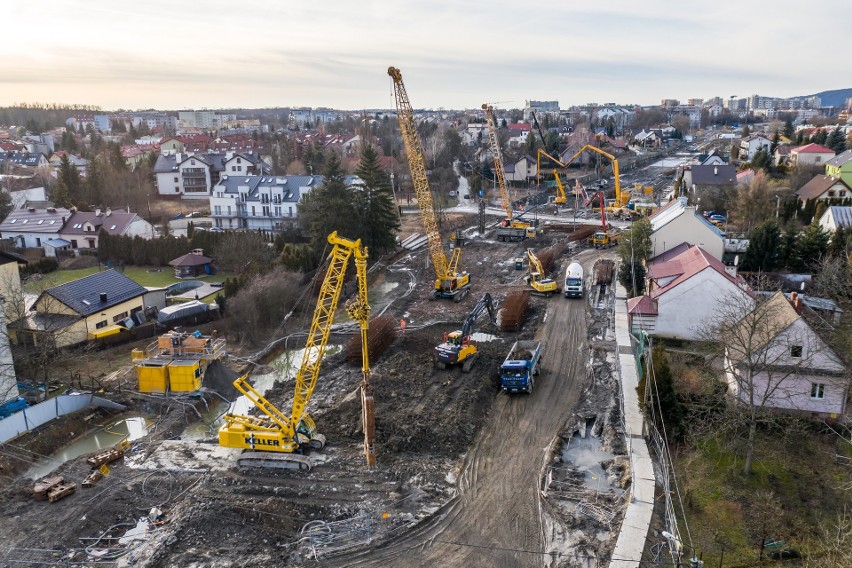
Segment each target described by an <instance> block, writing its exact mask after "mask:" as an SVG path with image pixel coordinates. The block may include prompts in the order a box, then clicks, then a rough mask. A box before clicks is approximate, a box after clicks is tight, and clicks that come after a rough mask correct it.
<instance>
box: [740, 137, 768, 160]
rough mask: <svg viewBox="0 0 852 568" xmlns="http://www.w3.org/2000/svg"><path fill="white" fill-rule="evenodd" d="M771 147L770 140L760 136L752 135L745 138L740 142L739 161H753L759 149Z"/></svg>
mask: <svg viewBox="0 0 852 568" xmlns="http://www.w3.org/2000/svg"><path fill="white" fill-rule="evenodd" d="M771 147H772V140H770V139H769V138H767V137H766V136H764V135H762V134H753V135H751V136H748V137H747V138H743V139H742V140H740V160H744V161H747V162H750V161H751V160H753V159H754V155H755V154H757V151H758V150H760V149H761V148H764V149H766V152H767V153H768V152H769V149H770V148H771Z"/></svg>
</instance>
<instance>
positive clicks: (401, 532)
mask: <svg viewBox="0 0 852 568" xmlns="http://www.w3.org/2000/svg"><path fill="white" fill-rule="evenodd" d="M448 217H449V218H450V221H451V222H452V223H453V224H454V226H458V227H472V226H474V225H475V220H474V219H473V218H472V216H469V215H468V216H463V217H462V216H460V217H458V218H453V216H452V215H449V216H448ZM465 234H466V235H467V237H468V238H467V240H466V243H465V245H464V249H463V256H462V261H461V264H462V268H463V269H464V270H467V271H469V272H470V273H471V276H472V286H471V287H472V291H471V294H470V295H469V297H468V298H467V299H465V300H463V301H462V302H460V303H455V302H453V301H449V300H434V301H432V300H429V299H428V297H429V295H430V291H431V287H432V284H433V278H434V272H432V270H431V267H430V266H428V264H427V261H426V257H427V253H426V250H425V247H424V248H421V249H420V250H417V251H401V252H399V253H398V254H396V255H394V256H393V257H391V258H389V259H388V260H387V261H384V262H383V263H382V264H381V265H380V266H379V267H378V268H377V269H374V270H372V271H371V285H378V284H381V285H382V286H381V287H382V289H383V290H386V292H385V293H384V295H383V296H381V297H377V298H376V299H371V301H372V303H373V315H374V316H378V315H386V316H393V317H394V318H395V319H396V320H403V321H404V322H405V326H404V330H403V329H402V328H400V329H398V330H396V335H397V337H396V340H395V341H394V342H393V344H392V345H390V346H389V347H388V348H387V350H386V351H385V352H384V353H383V354H382V355H381V356H380V357H379V358H378V359H376V360H374V361H371V370H372V373H371V376H370V384H371V386H372V392H373V395H374V397H375V405H376V410H375V415H376V417H375V429H376V437H375V439H376V454H377V457H378V464H377V466H376V467H374V468H367V467H366V465H365V462H364V454H363V439H364V437H363V433H362V431H361V424H362V422H361V398H360V395H359V386H360V384H361V380H362V374H361V369H360V362H357V361H356V362H353V361H351V360H347V358H346V355H345V353H343V352H335V353H334V354H331V355H327V356H326V359H325V361H323V363H322V372H321V376H320V380H319V383H318V385H317V387H316V390H315V392H314V395H313V398H312V400H311V403H310V406H309V409H308V410H309V412H310V413H311V415H312V416H313V418H314V419H315V420H316V422H317V426H318V428H319V430H320V432H322V433H323V434H324V435H325V436H326V438H327V440H328V445H327V446H326V447H325V448H324V449H322V450H320V451H317V452H313V453H312V454H310V457H311V459H312V461H313V463H314V465H313V468H312V469H311V470H310V471H309V472H297V471H290V470H283V471H278V470H274V471H269V470H260V469H254V470H238V469H237V468H236V465H235V464H236V456H237V455H238V453H239V450H235V449H230V448H221V447H219V446H218V444H217V443H216V439H215V429H212V428H211V429H210V430H209V436H207V437H202V438H200V439H199V438H195V439H186V438H184V437H182V435H181V433H182V432H183V430H184V428H185V427H186V424H187V422H191V421H195V422H197V421H198V418H197V416H196V409H200V410H204V406H205V405H210V404H212V403H213V402H214V401H215V400H216V397H215V396H208V397H207V398H206V402H201V400H202V399H199V400H198V401H196V403H195V404H194V405H192V406H191V407H188V406H187V404H185V403H183V402H179V401H171V402H158V403H154V402H150V401H145V400H142V399H138V398H133V397H131V396H128V395H127V394H126V393H125V394H124V395H122V396H121V397H120V398H121V401H122V402H124V403H127V404H128V405H129V407H130V408H131V410H132V412H133V413H136V414H141V415H145V416H147V417H148V418H149V420H150V423H151V425H150V426H149V428H148V433H147V435H146V436H145V437H144V438H141V439H139V440H137V441H136V442H135V443H134V445H133V447H132V448H131V450H130V451H128V453H127V454H126V455H125V457H124V458H123V459H122V460H119V461H116V462H114V463H113V464H110V472H109V474H108V475H106V476H105V477H103V478H102V479H100V480H99V481H98V482H97V484H96V485H94V487H90V488H78V490H77V491H76V492H75V493H74V494H71V495H69V496H68V497H66V498H64V499H63V500H61V501H58V502H56V503H50V502H47V501H38V502H37V501H34V500H33V497H32V486H33V480H32V479H31V478H29V477H27V476H26V475H25V474H24V475H17V476H15V477H14V478H12V476H7V484H6V489H5V490H4V491H3V492H2V495H0V534H2V535H3V536H4V543H3V545H4V546H5V547H7V549H6V550H2V551H0V559H5V562H6V565H10V566H14V565H16V564H15V563H16V562H19V561H24V560H26V561H28V562H30V563H31V564H30V565H38V563H39V562H42V563H43V565H59V564H61V563H62V562H69V563H70V562H80V563H87V562H94V561H95V560H98V559H100V561H101V563H103V562H105V561H111V562H113V563H114V565H119V566H122V565H125V566H249V565H253V566H302V565H307V564H317V565H326V566H352V565H357V566H437V565H441V566H506V567H508V566H545V565H546V566H588V565H592V564H589V562H590V561H591V562H593V563H594V562H601V561H604V560H606V559H608V558H609V555H610V551H611V550H612V547H613V545H614V542H615V539H616V537H617V532H618V526H619V524H620V518H621V513H622V510H623V506H624V503H625V500H626V497H625V496H626V494H627V491H628V490H629V479H630V475H629V473H630V472H629V466H628V460H627V459H626V458H625V457H624V456H625V447H624V442H623V438H622V437H621V433H620V428H619V423H620V418H621V415H620V407H619V405H618V400H619V399H618V385H617V380H616V379H615V377H614V376H613V363H612V361H613V360H614V357H613V354H612V349H613V341H612V330H611V323H610V321H611V304H612V299H611V292H609V291H608V290H604V292H603V293H604V295H605V296H604V297H603V298H599V297H598V296H597V295H595V294H592V293H591V292H590V293H588V294H586V296H585V297H584V298H583V299H582V300H579V299H577V300H569V299H565V298H563V297H562V296H561V295H554V296H552V297H549V298H548V297H531V298H530V301H529V309H528V311H527V313H526V315H525V318H524V321H523V323H522V325H521V328H520V330H519V331H512V332H507V331H503V330H502V329H501V328H500V326H499V319H498V324H496V325H495V324H492V323H491V322H489V321H488V319H487V318H484V317H483V318H481V319H480V320H479V322H478V323H477V329H476V332H477V333H478V334H479V335H478V336H477V337H479V338H480V339H479V340H478V342H477V346H478V349H479V356H478V358H477V360H476V363H475V365H474V366H473V368H472V369H471V371H470V372H469V373H463V372H461V370H460V369H459V368H450V369H445V370H441V369H438V368H436V366H435V364H434V354H433V351H434V347H435V346H436V345H438V344H439V343H441V342H442V341H443V337H444V334H445V333H446V332H448V331H452V330H454V329H459V328H460V327H461V324H462V322H463V321H464V319H465V317H466V316H467V314H468V312H469V311H470V309H471V307H472V306H473V305H474V304H475V303H476V301H477V300H478V299H479V297H480V296H482V294H484V293H485V292H488V293H490V294H491V295H492V296H493V297H494V299H495V300H496V301H497V303H498V310H499V303H500V302H502V301H503V300H504V299H505V298H506V296H507V294H509V293H510V292H512V291H518V290H524V289H526V288H527V286H526V284H525V282H524V277H525V276H526V271H525V270H523V269H522V270H518V269H516V259H518V258H520V257H524V256H525V250H526V248H527V247H529V246H531V247H533V248H535V249H536V250H541V249H544V248H545V247H548V246H551V245H554V244H557V245H561V247H562V249H561V250H566V253H565V254H564V255H562V256H561V257H560V258H556V259H555V260H554V267H553V271H552V275H553V278H554V279H556V280H557V281H559V279H560V275H561V274H562V272H563V271H564V269H565V267H566V266H567V264H568V262H570V260H577V261H579V262H581V263H582V264H583V265H584V268H585V269H586V271H587V274H591V273H592V267H593V265H594V263H595V261H596V260H598V258H599V257H600V254H599V252H598V251H591V250H586V249H585V244H584V239H580V240H578V241H576V242H570V232H567V233H566V232H558V231H548V232H547V233H545V234H544V235H543V236H542V237H541V238H540V240H537V241H527V242H524V243H516V244H509V243H498V242H497V241H496V240H491V239H488V238H482V237H480V236H477V235H475V233H474V232H473V230H470V231H465ZM560 285H561V283H560ZM593 302H594V303H595V304H594V305H593ZM341 311H342V310H341ZM344 317H345V316H340V318H341V319H342V318H344ZM587 322H588V325H587ZM301 331H302V332H304V330H301ZM351 335H352V334H351V333H350V332H348V331H346V332H345V333H342V332H337V333H335V334H334V335H333V337H332V342H337V343H338V344H343V343H345V342H346V341H347V340H348V339H350V337H351ZM299 337H300V336H299V335H294V337H293V338H292V339H290V340H288V341H287V344H288V345H289V347H293V346H298V344H299V342H300V339H299ZM301 337H302V339H301V341H302V342H303V341H304V339H303V338H304V335H301ZM533 338H535V339H538V340H540V341H542V342H543V345H544V351H543V355H542V373H541V375H540V376H539V378H538V379H537V382H536V389H535V391H534V392H533V393H532V394H530V395H525V394H524V395H507V394H505V393H502V392H501V391H500V389H499V376H498V372H497V370H498V368H499V365H500V363H501V362H502V361H503V359H504V357H505V356H506V353H507V352H508V349H509V346H510V345H512V343H513V342H514V341H516V340H518V339H533ZM273 339H275V338H273ZM227 364H228V365H230V366H231V367H232V369H231V370H230V371H227V372H224V371H223V372H221V375H220V376H219V377H218V380H217V381H213V380H211V384H210V385H206V386H210V387H213V386H217V387H220V388H218V390H221V391H226V390H227V387H228V386H229V385H228V382H229V381H230V380H231V378H232V377H235V376H236V374H237V373H236V371H237V370H238V369H241V368H242V367H243V366H244V362H243V361H240V362H239V363H237V362H236V361H234V362H227ZM286 375H287V373H283V372H282V374H281V377H280V379H279V380H277V381H275V383H274V385H273V386H272V388H271V389H270V390H268V391H267V392H266V394H265V396H266V398H267V399H269V400H270V401H272V402H273V403H274V404H275V405H276V406H278V407H279V408H281V409H282V410H284V411H285V413H286V411H287V410H288V409H289V405H290V403H291V399H292V394H293V379H292V376H286ZM213 382H216V383H218V384H217V385H214V384H213ZM233 394H234V393H233V391H232V392H230V393H227V394H226V396H228V397H229V398H231V397H232V396H233ZM106 396H110V393H109V392H107V393H106ZM205 416H206V415H205ZM71 420H77V421H78V422H79V419H70V420H69V421H68V422H67V423H68V424H71V423H72V422H71ZM98 420H100V419H95V420H94V421H98ZM85 427H86V425H85V424H78V423H74V426H73V428H75V429H85ZM67 432H68V428H65V429H63V428H62V427H58V426H56V425H54V426H53V427H52V428H51V429H48V430H45V431H43V432H39V433H36V434H33V435H31V436H29V437H28V438H23V439H18V440H16V441H14V442H13V446H14V447H13V448H11V449H10V450H8V451H7V450H4V459H8V460H10V462H11V460H14V459H17V460H20V459H22V458H23V459H26V457H27V456H26V454H27V452H26V451H25V450H23V449H21V448H25V447H29V448H33V447H34V446H29V445H28V444H29V443H30V442H31V439H33V440H35V439H38V438H39V437H40V436H41V437H45V436H49V437H50V438H51V441H50V442H49V443H43V444H41V445H39V446H38V449H37V450H36V451H37V452H38V453H40V454H42V453H50V451H51V450H56V449H58V447H59V446H61V445H62V444H63V443H65V442H66V441H67V439H68V436H67ZM78 432H79V430H78ZM51 446H53V447H51ZM15 448H18V449H17V450H15ZM584 448H585V449H586V450H589V451H593V452H599V456H600V459H597V457H596V456H595V455H592V458H593V459H591V461H590V460H589V455H588V451H587V452H585V453H583V449H584ZM11 451H17V452H18V457H17V458H9V457H7V456H6V453H8V452H11ZM581 454H582V455H581ZM85 457H86V456H80V457H78V458H74V459H72V460H69V461H67V462H66V463H64V464H62V465H61V466H59V467H58V468H56V469H55V470H54V472H53V473H52V474H55V475H62V476H63V477H64V478H65V479H66V480H71V481H75V482H77V483H78V485H79V482H81V481H82V480H83V479H84V478H85V477H86V476H87V475H88V474H89V473H90V471H91V468H90V467H89V466H88V465H87V464H86V462H85ZM17 469H19V470H20V468H17ZM0 473H5V472H0ZM21 473H24V471H21ZM155 513H157V514H155ZM4 555H5V556H4ZM51 563H53V564H51Z"/></svg>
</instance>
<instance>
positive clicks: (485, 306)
mask: <svg viewBox="0 0 852 568" xmlns="http://www.w3.org/2000/svg"><path fill="white" fill-rule="evenodd" d="M486 311H487V312H488V317H489V318H491V322H492V323H497V314H496V306H495V305H494V303H493V302H492V301H491V294H488V293H486V294H485V295H484V296H482V298H481V299H480V300H479V301H478V302H477V303H476V305H475V306H474V307H473V309H472V310H471V311H470V313H469V314H468V315H467V318H466V319H465V320H464V325H463V326H462V328H461V329H457V330H455V331H451V332H450V333H446V334H444V342H443V343H441V344H440V345H438V346H437V347H435V364H436V365H437V367H438V368H439V369H446V368H447V367H450V366H452V365H461V370H462V373H469V372H470V370H471V368H473V364H474V363H475V362H476V359H477V357H479V350H478V349H477V347H476V345H475V344H474V343H472V342H471V337H470V336H471V334H472V333H473V327H474V325H475V324H476V320H478V319H479V317H480V316H481V315H482V314H483V313H484V312H486Z"/></svg>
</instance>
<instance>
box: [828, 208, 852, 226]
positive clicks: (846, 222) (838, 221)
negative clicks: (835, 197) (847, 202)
mask: <svg viewBox="0 0 852 568" xmlns="http://www.w3.org/2000/svg"><path fill="white" fill-rule="evenodd" d="M828 209H829V211H831V216H832V218H834V224H835V225H836V226H838V227H843V228H844V229H846V228H849V227H852V207H848V206H846V207H844V206H841V205H832V206H831V207H829V208H828Z"/></svg>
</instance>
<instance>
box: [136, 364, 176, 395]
mask: <svg viewBox="0 0 852 568" xmlns="http://www.w3.org/2000/svg"><path fill="white" fill-rule="evenodd" d="M136 376H137V377H138V378H139V392H149V393H165V392H166V389H167V388H168V384H169V361H168V360H165V361H150V360H149V361H144V362H139V363H137V364H136Z"/></svg>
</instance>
